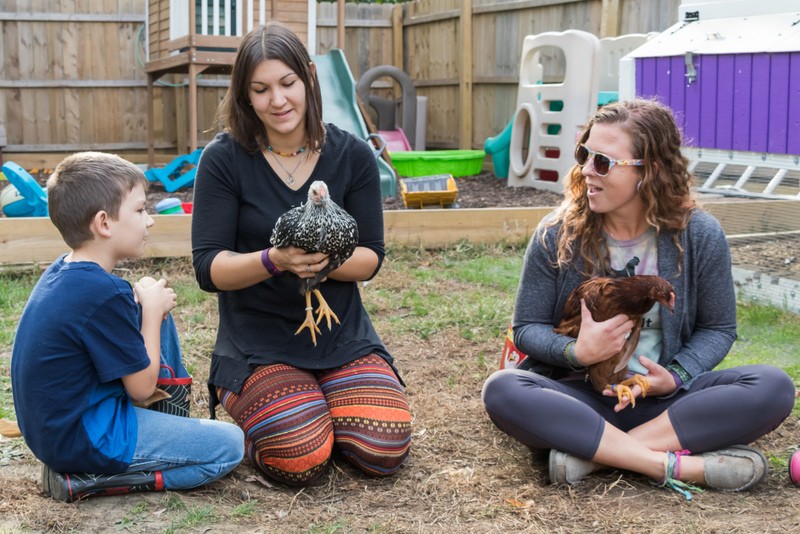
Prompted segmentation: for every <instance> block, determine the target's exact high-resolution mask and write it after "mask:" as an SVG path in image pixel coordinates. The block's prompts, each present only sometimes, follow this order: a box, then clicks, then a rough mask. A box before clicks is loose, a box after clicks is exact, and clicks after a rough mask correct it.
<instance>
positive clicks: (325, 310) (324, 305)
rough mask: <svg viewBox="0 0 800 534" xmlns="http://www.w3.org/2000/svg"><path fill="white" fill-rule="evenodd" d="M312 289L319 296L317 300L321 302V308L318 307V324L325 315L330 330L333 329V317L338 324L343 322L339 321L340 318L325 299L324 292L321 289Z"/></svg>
mask: <svg viewBox="0 0 800 534" xmlns="http://www.w3.org/2000/svg"><path fill="white" fill-rule="evenodd" d="M312 291H314V295H316V296H317V302H319V308H317V323H316V324H319V322H320V321H321V320H322V317H323V316H324V317H325V319H326V320H327V323H328V330H330V329H331V318H333V320H334V321H336V324H341V323H339V318H338V317H337V316H336V314H335V313H333V310H332V309H331V307H330V306H328V302H327V301H326V300H325V298H323V296H322V293H320V291H319V289H314V290H312ZM318 331H319V330H318Z"/></svg>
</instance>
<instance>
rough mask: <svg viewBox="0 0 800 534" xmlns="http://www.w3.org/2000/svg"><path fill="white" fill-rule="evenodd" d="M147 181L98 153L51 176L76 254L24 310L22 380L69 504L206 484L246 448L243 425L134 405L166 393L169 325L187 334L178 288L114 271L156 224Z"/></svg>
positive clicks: (29, 430) (33, 431)
mask: <svg viewBox="0 0 800 534" xmlns="http://www.w3.org/2000/svg"><path fill="white" fill-rule="evenodd" d="M146 186H147V179H146V178H145V176H144V174H143V173H142V171H141V170H139V169H138V168H137V167H136V166H135V165H133V164H132V163H129V162H127V161H125V160H123V159H122V158H120V157H118V156H114V155H111V154H103V153H98V152H84V153H79V154H75V155H72V156H69V157H67V158H66V159H64V161H62V162H61V163H60V164H59V165H58V166H57V167H56V170H55V172H54V173H53V175H52V176H51V177H50V179H49V180H48V181H47V194H48V204H49V210H50V219H51V220H52V221H53V224H54V225H55V226H56V228H57V229H58V231H59V232H60V233H61V236H62V237H63V239H64V241H66V243H67V245H68V246H69V247H70V249H71V252H69V253H68V254H65V255H63V256H61V257H60V258H58V259H57V260H56V261H55V262H54V263H53V264H52V265H50V267H48V269H47V270H46V271H45V272H44V274H43V275H42V277H41V279H40V280H39V281H38V282H37V284H36V287H35V288H34V289H33V292H32V293H31V296H30V299H29V300H28V302H27V304H26V306H25V309H24V311H23V312H22V316H21V317H20V321H19V325H18V327H17V332H16V336H15V340H14V347H13V351H12V359H11V384H12V390H13V395H14V407H15V410H16V413H17V421H18V422H19V426H20V429H21V431H22V435H23V437H24V438H25V441H26V442H27V443H28V446H29V447H30V448H31V451H33V453H34V454H35V455H36V457H37V458H39V459H40V460H41V461H42V462H43V463H44V464H45V466H44V468H43V471H42V484H43V486H44V489H45V492H46V493H49V494H50V495H51V496H52V497H53V498H55V499H57V500H62V501H67V502H69V501H73V500H77V499H79V498H81V497H85V496H87V495H97V494H115V493H127V492H130V491H142V490H160V489H169V490H174V489H188V488H193V487H197V486H200V485H202V484H205V483H208V482H211V481H213V480H216V479H218V478H220V477H222V476H224V475H226V474H227V473H228V472H230V471H231V470H233V469H234V468H235V467H236V466H237V465H238V464H239V463H240V461H241V459H242V456H243V453H244V450H243V449H244V436H243V434H242V431H241V430H240V429H239V427H237V426H236V425H232V424H229V423H223V422H220V421H210V420H200V419H192V418H188V417H177V416H174V415H168V414H164V413H160V412H155V411H153V410H147V409H143V408H139V407H135V406H134V401H139V402H142V401H145V400H147V399H148V398H150V397H151V396H152V395H153V393H154V392H155V388H156V379H157V378H158V372H159V366H160V358H161V354H160V351H161V341H162V332H163V333H164V335H166V336H176V335H177V333H176V332H175V331H174V324H173V323H172V320H171V316H169V312H170V310H172V309H173V308H174V307H175V302H176V297H175V292H174V291H173V290H172V289H170V288H167V287H166V282H165V281H164V280H163V279H162V280H159V281H155V280H154V279H152V278H149V277H145V278H143V279H142V280H140V281H139V282H137V283H136V284H135V285H134V286H133V288H131V285H130V284H129V283H128V282H126V281H125V280H123V279H121V278H119V277H117V276H115V275H114V274H112V270H113V268H114V266H115V264H116V263H117V262H118V261H120V260H122V259H125V258H138V257H141V256H142V254H143V253H144V245H145V241H146V240H147V234H148V230H149V228H150V227H151V226H153V224H154V221H153V218H152V217H150V215H148V213H147V211H146V210H145V203H146V197H145V188H146ZM137 303H138V304H137ZM140 315H141V319H140V318H139V317H140ZM165 319H167V320H165ZM162 323H163V325H162ZM162 326H163V329H162ZM164 346H165V347H166V346H169V343H165V345H164ZM88 473H91V474H88Z"/></svg>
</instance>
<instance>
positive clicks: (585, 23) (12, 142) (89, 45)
mask: <svg viewBox="0 0 800 534" xmlns="http://www.w3.org/2000/svg"><path fill="white" fill-rule="evenodd" d="M69 4H70V7H69V11H67V9H66V8H63V11H57V9H61V8H59V7H56V6H59V5H67V3H61V4H56V3H44V2H37V1H34V0H16V1H15V0H4V1H3V2H2V5H1V6H0V34H1V35H2V36H1V37H0V134H2V130H3V128H4V129H5V134H6V135H5V137H6V146H5V147H4V148H3V153H4V155H5V157H6V158H7V159H13V160H14V161H16V162H17V163H20V164H21V165H23V166H24V167H27V168H31V167H47V166H53V165H54V164H55V163H56V162H57V161H58V160H60V159H61V157H63V153H64V152H73V151H77V150H84V149H100V150H110V151H115V152H117V153H120V154H122V155H123V156H126V157H129V159H132V160H133V161H137V162H143V161H144V154H145V150H146V145H147V128H146V119H147V117H146V110H147V101H146V75H145V72H144V61H145V58H144V46H143V43H144V42H145V39H144V37H145V35H146V28H145V24H146V15H145V5H144V4H145V2H144V1H143V0H95V1H93V2H71V3H69ZM679 4H680V0H417V1H415V2H410V3H407V4H399V5H394V6H392V5H362V4H348V5H347V6H346V9H345V26H346V33H345V43H344V50H345V55H346V57H347V59H348V62H349V64H350V67H351V70H352V72H353V76H354V78H355V79H358V78H359V77H360V76H361V75H362V74H363V73H364V72H365V71H367V70H368V69H370V68H372V67H375V66H378V65H395V66H398V67H400V68H401V69H402V70H404V71H405V72H406V73H408V74H409V76H410V77H411V78H412V80H413V81H414V84H415V86H416V89H417V94H418V95H422V96H426V97H427V98H428V109H427V127H426V140H427V146H428V147H429V148H479V147H482V146H483V142H484V141H485V139H486V138H487V137H489V136H492V135H496V134H497V133H498V132H500V131H501V130H502V129H503V127H504V126H505V125H506V124H507V123H508V121H509V120H510V119H511V117H512V115H513V112H514V107H515V103H516V92H517V83H518V72H519V61H520V57H519V56H520V53H521V46H522V41H523V39H524V37H525V36H526V35H530V34H536V33H540V32H545V31H561V30H566V29H569V28H575V29H581V30H585V31H589V32H592V33H595V34H597V35H598V36H605V35H616V34H624V33H633V32H648V31H660V30H663V29H665V28H667V27H669V26H670V25H672V24H673V23H674V22H675V21H677V19H678V13H677V11H678V6H679ZM45 6H46V7H45ZM48 10H50V11H48ZM276 13H278V19H280V12H279V11H276ZM316 18H317V36H316V37H317V52H318V53H325V52H326V51H327V50H329V49H330V48H332V47H338V46H339V43H337V42H336V40H337V38H336V33H337V32H336V20H337V17H336V5H335V4H330V3H323V4H318V9H317V14H316ZM172 82H173V83H174V85H172V86H167V85H164V86H162V87H160V88H159V89H158V90H156V92H155V97H154V98H155V102H156V110H157V116H156V147H157V149H158V150H159V151H160V153H161V154H162V156H161V159H160V161H167V160H168V159H169V157H171V156H174V155H175V154H176V153H181V152H183V151H182V150H181V148H180V146H179V145H180V143H179V139H178V137H179V134H178V131H179V130H180V128H178V127H177V125H181V127H182V125H183V124H184V123H185V120H186V117H185V112H184V111H183V110H184V109H185V99H186V88H185V80H184V79H183V78H181V77H180V76H177V75H176V77H175V78H174V79H173V80H172ZM198 86H199V90H198V101H199V102H200V105H199V109H198V132H197V135H198V139H199V140H200V144H201V145H202V144H205V142H207V141H208V140H209V139H210V138H211V137H212V135H213V132H211V131H208V129H209V128H210V127H211V126H212V118H213V115H214V110H215V109H216V105H217V103H218V102H219V100H220V98H221V97H222V94H223V93H224V90H225V86H226V79H225V77H219V76H209V77H207V78H204V79H201V80H199V82H198ZM0 139H3V136H2V135H0Z"/></svg>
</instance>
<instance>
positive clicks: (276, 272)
mask: <svg viewBox="0 0 800 534" xmlns="http://www.w3.org/2000/svg"><path fill="white" fill-rule="evenodd" d="M271 248H272V247H267V248H265V249H264V250H263V251H262V252H261V263H262V264H263V265H264V268H265V269H266V270H267V272H268V273H269V274H271V275H272V276H281V275H282V274H283V271H281V270H280V269H278V268H277V267H275V264H274V263H272V260H270V259H269V250H270V249H271Z"/></svg>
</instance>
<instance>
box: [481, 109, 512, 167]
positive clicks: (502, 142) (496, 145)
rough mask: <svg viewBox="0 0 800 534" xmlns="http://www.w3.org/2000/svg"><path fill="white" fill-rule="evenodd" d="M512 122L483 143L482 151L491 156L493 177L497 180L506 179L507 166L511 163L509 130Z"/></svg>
mask: <svg viewBox="0 0 800 534" xmlns="http://www.w3.org/2000/svg"><path fill="white" fill-rule="evenodd" d="M513 129H514V121H513V120H512V121H509V123H508V125H507V126H506V127H505V128H503V131H502V132H500V133H499V134H498V135H496V136H494V137H489V138H487V139H486V141H485V142H484V143H483V149H484V150H485V151H486V153H487V154H489V155H491V156H492V166H493V167H494V175H495V177H497V178H508V166H509V165H510V163H511V130H513Z"/></svg>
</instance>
